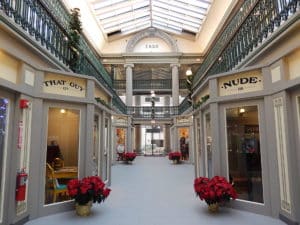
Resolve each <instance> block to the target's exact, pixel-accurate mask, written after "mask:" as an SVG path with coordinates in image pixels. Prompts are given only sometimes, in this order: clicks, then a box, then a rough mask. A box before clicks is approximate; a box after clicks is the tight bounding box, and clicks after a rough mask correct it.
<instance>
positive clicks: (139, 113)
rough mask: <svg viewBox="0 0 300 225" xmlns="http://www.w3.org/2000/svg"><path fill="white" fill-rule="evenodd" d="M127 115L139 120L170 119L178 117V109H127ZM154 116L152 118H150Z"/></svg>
mask: <svg viewBox="0 0 300 225" xmlns="http://www.w3.org/2000/svg"><path fill="white" fill-rule="evenodd" d="M127 114H128V115H131V116H132V117H134V118H139V119H152V118H154V119H170V118H171V117H172V116H176V115H178V107H173V106H169V107H166V106H155V107H153V108H152V107H151V106H144V107H139V106H135V107H127ZM153 115H154V117H152V116H153Z"/></svg>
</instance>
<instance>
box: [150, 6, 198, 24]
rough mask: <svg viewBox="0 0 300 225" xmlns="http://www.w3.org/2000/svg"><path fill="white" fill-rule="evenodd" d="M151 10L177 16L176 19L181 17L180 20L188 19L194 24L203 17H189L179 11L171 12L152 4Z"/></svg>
mask: <svg viewBox="0 0 300 225" xmlns="http://www.w3.org/2000/svg"><path fill="white" fill-rule="evenodd" d="M153 12H159V13H162V14H165V15H168V16H170V17H175V18H178V19H182V20H185V21H188V22H190V23H194V24H200V23H202V21H203V19H198V18H194V17H190V16H188V15H182V14H180V13H176V12H172V11H170V10H168V9H164V8H160V7H157V6H153Z"/></svg>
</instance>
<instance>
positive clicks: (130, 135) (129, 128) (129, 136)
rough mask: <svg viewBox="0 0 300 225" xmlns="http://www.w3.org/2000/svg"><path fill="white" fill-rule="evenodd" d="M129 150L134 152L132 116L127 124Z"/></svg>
mask: <svg viewBox="0 0 300 225" xmlns="http://www.w3.org/2000/svg"><path fill="white" fill-rule="evenodd" d="M126 133H127V149H126V151H127V152H132V151H133V148H132V127H131V118H128V124H127V132H126Z"/></svg>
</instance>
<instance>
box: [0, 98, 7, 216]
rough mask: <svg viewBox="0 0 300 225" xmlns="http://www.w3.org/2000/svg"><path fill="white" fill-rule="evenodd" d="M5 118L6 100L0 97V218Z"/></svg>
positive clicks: (2, 192)
mask: <svg viewBox="0 0 300 225" xmlns="http://www.w3.org/2000/svg"><path fill="white" fill-rule="evenodd" d="M7 120H8V100H7V99H6V98H0V162H1V163H0V175H1V177H0V193H1V194H0V219H1V218H2V208H3V197H4V190H2V187H3V185H2V184H3V182H4V177H5V176H4V171H3V169H4V167H3V164H4V162H3V161H4V160H3V157H4V155H5V154H4V152H5V150H6V137H7V135H6V134H7Z"/></svg>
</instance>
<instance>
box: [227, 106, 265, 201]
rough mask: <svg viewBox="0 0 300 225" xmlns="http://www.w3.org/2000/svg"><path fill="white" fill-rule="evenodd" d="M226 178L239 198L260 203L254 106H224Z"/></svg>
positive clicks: (258, 149) (258, 153)
mask: <svg viewBox="0 0 300 225" xmlns="http://www.w3.org/2000/svg"><path fill="white" fill-rule="evenodd" d="M226 122H227V150H228V167H229V178H230V180H231V181H232V182H233V183H234V186H235V188H236V190H237V192H238V196H239V198H240V199H243V200H247V201H254V202H259V203H263V187H262V171H261V154H260V137H259V132H260V131H259V121H258V108H257V106H245V107H237V108H229V109H226Z"/></svg>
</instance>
